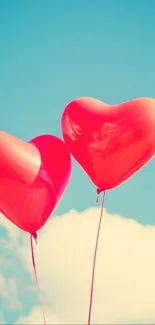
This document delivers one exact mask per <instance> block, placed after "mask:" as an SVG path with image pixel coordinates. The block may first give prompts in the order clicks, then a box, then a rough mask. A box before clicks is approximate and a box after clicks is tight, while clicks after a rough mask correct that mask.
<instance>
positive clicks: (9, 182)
mask: <svg viewBox="0 0 155 325" xmlns="http://www.w3.org/2000/svg"><path fill="white" fill-rule="evenodd" d="M70 174H71V157H70V153H69V151H68V149H67V146H66V145H65V143H64V142H63V141H62V140H60V139H59V138H57V137H56V136H53V135H41V136H38V137H36V138H34V139H32V140H31V141H29V142H28V143H26V142H24V141H22V140H20V139H18V138H16V137H14V136H12V135H10V134H7V133H5V132H2V131H0V211H1V212H2V213H3V214H4V215H5V216H6V217H7V218H8V219H9V220H10V221H12V222H13V223H14V224H15V225H16V226H18V227H19V228H20V229H22V230H24V231H26V232H29V233H31V234H32V235H33V234H35V233H36V232H37V231H38V230H39V229H41V228H42V227H43V225H44V224H45V222H46V221H47V219H48V218H49V216H50V214H51V213H52V212H53V211H54V209H55V208H56V205H57V204H58V202H59V201H60V199H61V198H62V196H63V194H64V191H65V190H66V187H67V185H68V182H69V178H70Z"/></svg>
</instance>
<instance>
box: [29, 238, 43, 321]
mask: <svg viewBox="0 0 155 325" xmlns="http://www.w3.org/2000/svg"><path fill="white" fill-rule="evenodd" d="M33 238H34V240H35V242H36V244H37V234H34V235H30V243H31V255H32V264H33V270H34V276H35V281H36V286H37V289H38V294H39V298H40V303H41V292H40V287H39V281H38V276H37V270H36V263H35V257H34V248H33ZM41 309H42V315H43V324H44V325H46V318H45V312H44V308H43V306H42V304H41Z"/></svg>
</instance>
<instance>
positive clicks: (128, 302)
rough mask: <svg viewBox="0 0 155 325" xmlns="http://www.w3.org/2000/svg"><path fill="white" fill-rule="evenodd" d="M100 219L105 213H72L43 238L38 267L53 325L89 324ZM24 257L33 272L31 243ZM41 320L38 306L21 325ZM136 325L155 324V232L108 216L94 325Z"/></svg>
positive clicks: (102, 238)
mask: <svg viewBox="0 0 155 325" xmlns="http://www.w3.org/2000/svg"><path fill="white" fill-rule="evenodd" d="M99 214H100V209H99V208H90V209H88V210H86V211H84V212H81V213H78V212H76V211H71V212H69V213H67V214H65V215H63V216H61V217H60V216H58V217H55V218H53V219H51V220H50V221H49V222H48V223H47V224H46V226H45V227H44V230H43V231H42V232H41V233H40V234H39V236H38V237H39V238H38V245H37V247H36V249H35V251H36V261H37V269H38V274H39V278H40V285H41V290H42V296H43V298H44V303H45V306H46V318H47V322H48V323H49V324H50V323H55V324H56V323H57V324H65V323H66V324H67V323H68V324H71V323H72V324H76V323H78V324H86V323H87V314H88V304H89V294H90V280H91V270H92V260H93V254H94V245H95V239H96V232H97V226H98V221H99ZM24 237H25V236H24ZM18 240H20V236H19V235H18ZM18 251H19V253H20V252H21V254H20V258H23V259H24V260H23V261H24V263H25V267H26V268H27V269H28V271H29V272H32V271H31V270H32V266H31V260H30V253H29V246H28V241H26V242H25V241H23V242H22V244H21V240H20V245H19V246H18ZM32 276H33V274H32ZM41 317H42V316H41V311H40V307H37V306H36V307H35V308H34V309H33V310H32V313H31V314H30V315H29V318H28V319H27V318H25V317H22V315H21V318H20V319H19V320H18V323H20V324H22V323H23V324H26V323H31V324H32V323H35V324H39V323H42V318H41ZM130 322H131V323H132V324H133V323H134V324H141V323H143V324H154V323H155V227H150V226H148V227H146V226H143V225H140V224H138V223H137V222H136V221H133V220H127V219H125V218H123V217H120V216H117V215H109V214H108V213H107V212H106V211H104V217H103V224H102V228H101V235H100V241H99V249H98V254H97V264H96V275H95V289H94V300H93V310H92V324H94V323H96V324H103V323H105V324H110V323H113V324H117V323H119V324H121V323H122V324H128V323H130Z"/></svg>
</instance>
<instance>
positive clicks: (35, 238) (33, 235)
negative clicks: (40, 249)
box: [31, 232, 37, 243]
mask: <svg viewBox="0 0 155 325" xmlns="http://www.w3.org/2000/svg"><path fill="white" fill-rule="evenodd" d="M31 236H32V237H33V239H34V240H35V242H36V243H37V233H36V232H34V233H33V234H31Z"/></svg>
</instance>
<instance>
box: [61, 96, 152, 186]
mask: <svg viewBox="0 0 155 325" xmlns="http://www.w3.org/2000/svg"><path fill="white" fill-rule="evenodd" d="M61 127H62V134H63V138H64V141H65V143H66V144H67V146H68V149H69V151H70V152H71V154H72V155H73V157H74V158H75V159H76V160H77V162H78V163H79V164H80V165H81V167H82V168H83V169H84V171H85V172H86V173H87V175H88V176H89V177H90V179H91V180H92V182H93V183H94V184H95V186H96V187H97V188H99V189H100V190H102V191H104V190H110V189H112V188H115V187H116V186H118V185H120V184H121V183H123V182H124V181H126V180H127V179H128V178H129V177H131V176H132V175H133V174H135V173H136V172H137V171H138V170H140V168H142V167H143V166H144V165H145V164H146V163H147V162H148V161H149V160H150V159H151V158H152V157H153V156H154V154H155V100H154V99H152V98H137V99H133V100H130V101H127V102H124V103H121V104H118V105H108V104H105V103H103V102H101V101H100V100H97V99H94V98H89V97H81V98H78V99H75V100H73V101H72V102H70V103H69V104H68V105H67V107H66V108H65V110H64V112H63V115H62V120H61Z"/></svg>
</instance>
